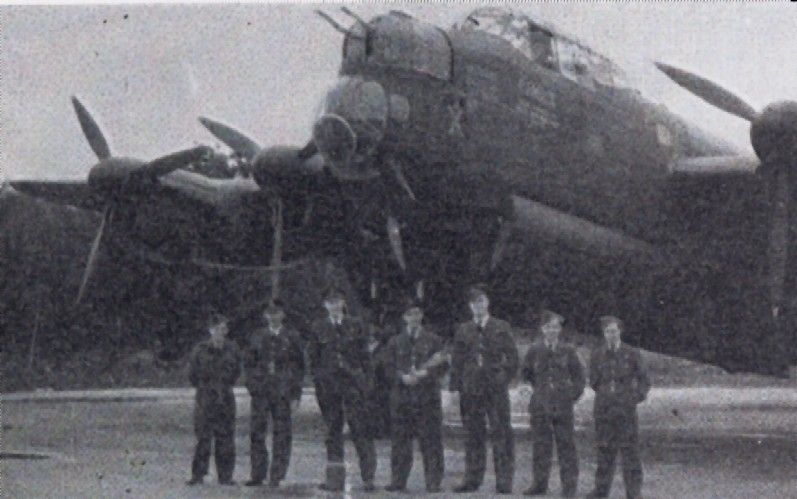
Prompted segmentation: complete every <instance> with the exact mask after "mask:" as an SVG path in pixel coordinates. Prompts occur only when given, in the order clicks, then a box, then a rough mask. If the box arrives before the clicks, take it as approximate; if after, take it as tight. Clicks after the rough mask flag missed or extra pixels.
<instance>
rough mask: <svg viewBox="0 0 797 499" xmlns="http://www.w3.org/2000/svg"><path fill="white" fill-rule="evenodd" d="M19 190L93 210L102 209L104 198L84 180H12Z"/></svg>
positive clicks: (40, 197) (37, 196)
mask: <svg viewBox="0 0 797 499" xmlns="http://www.w3.org/2000/svg"><path fill="white" fill-rule="evenodd" d="M10 186H12V187H13V188H14V189H16V190H17V191H19V192H21V193H24V194H27V195H29V196H32V197H34V198H39V199H43V200H45V201H50V202H53V203H57V204H65V205H69V206H74V207H77V208H83V209H86V210H92V211H102V210H103V207H104V202H103V200H102V199H101V198H100V197H99V196H97V195H96V193H94V192H93V191H92V190H91V188H90V187H89V185H88V184H87V183H86V182H84V181H72V180H52V181H48V180H16V181H12V182H10Z"/></svg>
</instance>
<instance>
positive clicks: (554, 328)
mask: <svg viewBox="0 0 797 499" xmlns="http://www.w3.org/2000/svg"><path fill="white" fill-rule="evenodd" d="M561 332H562V325H561V324H560V323H559V321H548V322H546V323H545V324H543V325H542V335H543V337H544V338H545V341H547V342H548V343H554V342H556V341H557V340H558V339H559V334H561Z"/></svg>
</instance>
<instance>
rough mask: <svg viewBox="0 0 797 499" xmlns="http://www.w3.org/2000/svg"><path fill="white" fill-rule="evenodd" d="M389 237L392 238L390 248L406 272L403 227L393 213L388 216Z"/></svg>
mask: <svg viewBox="0 0 797 499" xmlns="http://www.w3.org/2000/svg"><path fill="white" fill-rule="evenodd" d="M387 238H388V239H389V240H390V249H392V250H393V256H394V257H395V258H396V262H397V263H398V264H399V267H401V270H403V271H405V272H406V270H407V262H406V260H405V259H404V249H403V247H402V245H401V229H400V228H399V223H398V221H397V220H396V219H395V218H394V217H393V216H392V215H391V216H389V217H387Z"/></svg>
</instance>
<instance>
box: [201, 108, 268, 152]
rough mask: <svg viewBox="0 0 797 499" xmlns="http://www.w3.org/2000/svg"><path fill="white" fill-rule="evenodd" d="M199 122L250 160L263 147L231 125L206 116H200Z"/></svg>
mask: <svg viewBox="0 0 797 499" xmlns="http://www.w3.org/2000/svg"><path fill="white" fill-rule="evenodd" d="M199 122H200V123H202V125H203V126H204V127H205V128H207V129H208V131H209V132H210V133H212V134H213V135H214V136H215V137H216V138H217V139H219V140H220V141H222V142H224V143H225V144H227V146H229V148H230V149H232V150H233V151H235V152H237V153H238V154H240V155H241V156H242V157H244V158H246V159H247V160H249V161H252V160H253V159H254V157H255V156H256V155H257V153H258V152H260V149H261V147H260V146H259V145H258V144H257V142H255V141H253V140H252V139H250V138H249V137H247V136H246V135H244V133H243V132H239V131H238V130H236V129H234V128H232V127H231V126H228V125H225V124H224V123H219V122H218V121H214V120H211V119H210V118H205V117H200V118H199Z"/></svg>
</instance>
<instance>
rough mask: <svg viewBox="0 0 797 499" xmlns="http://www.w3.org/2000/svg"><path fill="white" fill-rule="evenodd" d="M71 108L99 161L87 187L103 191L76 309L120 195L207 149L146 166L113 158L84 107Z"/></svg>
mask: <svg viewBox="0 0 797 499" xmlns="http://www.w3.org/2000/svg"><path fill="white" fill-rule="evenodd" d="M72 106H73V107H74V108H75V114H77V119H78V123H80V128H81V129H82V130H83V135H85V137H86V140H87V141H88V143H89V146H90V147H91V149H92V150H93V151H94V154H96V155H97V158H98V159H99V160H100V161H99V163H97V164H96V165H95V166H94V167H92V169H91V171H90V172H89V184H90V185H91V186H92V187H93V188H95V189H99V190H103V191H105V194H106V196H105V198H106V199H107V202H106V205H105V209H104V210H103V214H102V222H101V223H100V227H99V229H97V234H96V235H95V236H94V240H93V241H92V243H91V247H90V249H89V255H88V258H87V260H86V267H85V269H84V270H83V275H82V277H81V279H80V288H79V289H78V294H77V298H76V299H75V304H76V305H77V304H79V303H80V302H81V301H82V299H83V297H84V295H85V293H86V288H87V287H88V283H89V281H90V279H91V276H92V275H93V274H94V271H95V269H96V267H97V259H98V257H99V253H100V248H101V247H102V243H103V240H104V238H105V233H106V231H107V230H108V228H109V227H110V225H111V221H112V219H113V215H114V212H115V211H116V209H117V206H118V198H119V196H121V195H123V194H124V191H125V189H127V188H129V187H131V186H132V185H134V184H135V183H136V182H141V181H145V182H146V181H147V180H149V179H155V178H158V177H160V176H163V175H166V174H169V173H171V172H173V171H174V170H177V169H178V168H182V167H183V166H185V165H187V164H189V163H192V162H194V161H197V160H199V159H201V158H202V157H203V156H205V155H206V154H208V153H209V152H210V151H211V149H210V148H208V147H206V146H199V147H193V148H191V149H185V150H183V151H179V152H175V153H172V154H168V155H166V156H162V157H160V158H157V159H155V160H153V161H149V162H145V161H141V160H137V159H132V158H121V157H114V156H113V155H112V154H111V148H110V147H109V146H108V141H107V140H106V139H105V135H104V134H103V133H102V129H101V128H100V126H99V125H98V124H97V121H96V120H95V119H94V117H93V116H92V115H91V113H90V112H89V111H88V109H86V106H84V105H83V103H82V102H80V100H79V99H78V98H77V97H75V96H73V97H72Z"/></svg>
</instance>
